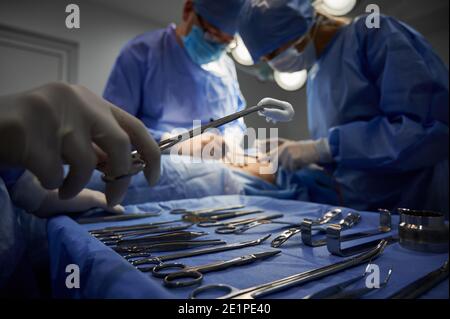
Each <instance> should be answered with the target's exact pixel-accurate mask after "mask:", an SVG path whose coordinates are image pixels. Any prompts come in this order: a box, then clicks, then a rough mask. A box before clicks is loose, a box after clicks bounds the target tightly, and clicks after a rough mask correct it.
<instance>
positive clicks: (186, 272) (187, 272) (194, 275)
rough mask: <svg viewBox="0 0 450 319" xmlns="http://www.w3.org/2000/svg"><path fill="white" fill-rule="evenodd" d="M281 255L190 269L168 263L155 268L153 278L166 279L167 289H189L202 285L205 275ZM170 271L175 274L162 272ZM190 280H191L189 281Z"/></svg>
mask: <svg viewBox="0 0 450 319" xmlns="http://www.w3.org/2000/svg"><path fill="white" fill-rule="evenodd" d="M279 253H281V250H276V251H268V252H264V253H257V254H251V255H246V256H241V257H237V258H233V259H230V260H226V261H218V262H215V263H211V264H207V265H202V266H194V267H188V266H186V265H184V264H180V263H167V264H164V263H163V264H161V265H158V266H156V267H154V268H153V270H152V273H153V276H155V277H158V278H164V285H166V286H167V287H170V288H178V287H187V286H193V285H196V284H199V283H201V282H202V280H203V274H204V273H207V272H212V271H219V270H224V269H228V268H230V267H235V266H242V265H246V264H250V263H253V262H256V261H258V260H262V259H265V258H269V257H272V256H275V255H278V254H279ZM168 269H175V271H174V272H170V271H162V270H168ZM179 269H181V270H179ZM189 278H190V279H191V280H187V279H189Z"/></svg>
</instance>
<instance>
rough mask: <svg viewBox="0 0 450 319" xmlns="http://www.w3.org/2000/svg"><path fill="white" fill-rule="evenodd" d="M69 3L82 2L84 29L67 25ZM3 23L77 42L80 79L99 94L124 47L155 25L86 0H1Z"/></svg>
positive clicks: (82, 24) (80, 4)
mask: <svg viewBox="0 0 450 319" xmlns="http://www.w3.org/2000/svg"><path fill="white" fill-rule="evenodd" d="M69 3H76V4H78V5H79V6H80V10H81V28H80V29H73V30H69V29H67V28H66V27H65V18H66V15H67V14H66V13H65V7H66V5H67V4H69ZM0 23H1V24H4V25H8V26H12V27H16V28H20V29H24V30H28V31H32V32H35V33H40V34H43V35H47V36H52V37H57V38H62V39H66V40H70V41H74V42H77V43H78V44H79V63H78V66H79V69H78V83H79V84H82V85H85V86H87V87H88V88H90V89H91V90H92V91H94V92H95V93H97V94H102V92H103V88H104V86H105V82H106V79H107V77H108V75H109V72H110V71H111V66H112V65H113V63H114V61H115V59H116V57H117V55H118V53H119V51H120V49H121V47H122V46H123V45H124V44H125V43H126V42H127V41H128V40H130V39H131V38H133V37H135V36H136V35H138V34H140V33H142V32H145V31H147V30H150V29H154V28H155V26H154V25H153V24H152V23H151V22H150V21H148V20H145V19H143V18H137V17H133V16H130V15H124V14H122V13H121V12H119V11H114V10H113V9H109V8H108V7H105V6H102V5H98V4H95V3H91V2H89V1H86V0H76V1H65V0H39V1H36V0H0ZM0 76H4V75H1V74H0Z"/></svg>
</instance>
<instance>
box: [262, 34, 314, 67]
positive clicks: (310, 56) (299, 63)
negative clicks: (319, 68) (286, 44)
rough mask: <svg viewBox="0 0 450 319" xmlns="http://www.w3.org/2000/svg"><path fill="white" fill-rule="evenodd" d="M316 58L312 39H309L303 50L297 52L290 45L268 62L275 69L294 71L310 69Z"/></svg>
mask: <svg viewBox="0 0 450 319" xmlns="http://www.w3.org/2000/svg"><path fill="white" fill-rule="evenodd" d="M316 59H317V55H316V48H315V46H314V41H313V40H312V39H311V40H310V41H309V43H308V44H307V46H306V47H305V49H304V50H303V52H298V51H297V49H296V48H295V47H290V48H289V49H287V50H285V51H284V52H282V53H280V54H279V55H278V56H276V57H275V58H274V59H272V60H270V61H269V62H268V64H269V65H270V67H271V68H272V69H274V70H276V71H279V72H283V73H294V72H298V71H302V70H309V69H311V68H312V66H313V65H314V63H315V62H316Z"/></svg>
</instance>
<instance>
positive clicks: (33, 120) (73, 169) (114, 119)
mask: <svg viewBox="0 0 450 319" xmlns="http://www.w3.org/2000/svg"><path fill="white" fill-rule="evenodd" d="M94 143H95V144H96V146H98V147H99V148H100V149H101V150H102V151H103V152H104V153H105V154H106V156H107V165H106V169H105V173H106V174H108V176H122V175H125V174H127V173H128V172H129V170H130V165H131V156H130V153H131V145H133V146H134V147H135V148H136V149H137V150H138V152H139V153H140V154H141V156H142V158H143V159H144V160H145V161H146V163H147V167H146V169H145V176H146V178H147V180H148V182H149V184H150V185H154V184H155V183H156V182H157V181H158V179H159V174H160V151H159V147H158V145H157V144H156V142H155V141H154V140H153V139H152V138H151V137H150V135H149V133H148V131H147V129H146V128H145V126H144V125H143V124H142V122H140V121H139V120H138V119H136V118H134V117H133V116H131V115H129V114H128V113H126V112H125V111H123V110H121V109H119V108H117V107H115V106H114V105H112V104H111V103H109V102H107V101H105V100H103V99H102V98H100V97H98V96H96V95H95V94H93V93H92V92H90V91H89V90H87V89H86V88H84V87H81V86H75V85H67V84H63V83H51V84H47V85H44V86H42V87H39V88H37V89H34V90H31V91H28V92H24V93H20V94H16V95H9V96H4V97H0V162H1V164H7V165H15V166H22V167H24V168H26V169H28V170H30V171H31V172H32V173H34V175H36V176H37V178H38V179H39V180H40V182H41V184H42V186H43V187H45V188H46V189H55V188H59V197H60V198H61V199H69V198H73V197H74V196H76V195H77V194H78V193H79V192H80V191H81V190H82V189H83V187H84V186H85V185H86V184H87V183H88V181H89V179H90V177H91V175H92V171H93V170H94V169H95V168H96V166H97V163H98V160H97V156H96V152H95V151H94V145H93V144H94ZM63 162H65V163H67V164H69V165H70V171H69V174H68V175H67V178H66V179H65V180H64V175H63V174H64V171H63ZM129 181H130V178H127V179H123V180H119V181H116V182H112V183H108V184H107V185H106V199H107V202H108V204H109V205H110V206H114V205H116V204H117V203H119V202H121V201H122V199H123V197H124V195H125V192H126V190H127V188H128V184H129Z"/></svg>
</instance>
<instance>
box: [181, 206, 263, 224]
mask: <svg viewBox="0 0 450 319" xmlns="http://www.w3.org/2000/svg"><path fill="white" fill-rule="evenodd" d="M262 212H263V211H262V210H258V209H255V210H238V211H232V212H223V213H215V214H216V215H208V216H203V215H202V216H199V215H191V214H187V215H184V216H183V218H182V220H183V221H185V222H190V223H201V222H213V221H219V220H224V219H231V218H234V217H240V216H245V215H252V214H258V213H262Z"/></svg>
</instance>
